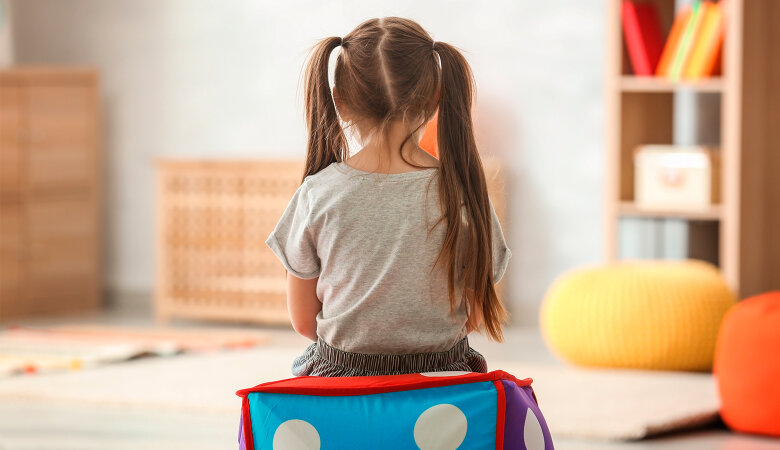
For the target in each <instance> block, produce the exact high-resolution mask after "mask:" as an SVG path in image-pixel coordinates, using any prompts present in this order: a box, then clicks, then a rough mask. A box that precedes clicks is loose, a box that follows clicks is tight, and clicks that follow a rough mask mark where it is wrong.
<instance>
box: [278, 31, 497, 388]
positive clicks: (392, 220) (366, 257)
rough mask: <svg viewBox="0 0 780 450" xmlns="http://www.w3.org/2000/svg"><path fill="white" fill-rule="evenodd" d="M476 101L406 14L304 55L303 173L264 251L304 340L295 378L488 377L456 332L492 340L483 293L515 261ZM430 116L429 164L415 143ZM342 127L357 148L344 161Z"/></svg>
mask: <svg viewBox="0 0 780 450" xmlns="http://www.w3.org/2000/svg"><path fill="white" fill-rule="evenodd" d="M338 47H341V49H340V52H339V55H338V57H337V58H336V64H335V70H334V79H335V86H334V87H333V88H332V90H331V87H330V83H329V80H328V74H329V69H328V64H329V59H330V55H331V52H332V51H333V50H335V49H336V48H338ZM472 90H473V81H472V78H471V71H470V68H469V66H468V63H467V62H466V60H465V59H464V58H463V56H462V55H461V54H460V52H458V50H457V49H455V48H454V47H452V46H450V45H448V44H446V43H443V42H435V41H433V39H432V38H431V37H430V36H429V35H428V33H427V32H425V30H423V29H422V27H420V26H419V25H418V24H417V23H415V22H413V21H411V20H408V19H402V18H396V17H390V18H383V19H372V20H368V21H366V22H364V23H362V24H360V25H359V26H358V27H357V28H355V30H353V31H352V32H350V33H349V34H348V35H346V36H345V37H344V38H343V39H342V38H339V37H331V38H326V39H324V40H322V41H321V42H320V43H319V44H318V45H317V46H316V47H315V48H314V50H313V52H312V54H311V57H310V58H309V62H308V65H307V69H306V88H305V104H306V120H307V125H308V132H309V139H308V149H307V157H306V169H305V172H304V175H303V177H302V178H303V180H302V184H301V186H300V188H299V189H298V190H297V191H296V193H295V196H294V197H293V199H292V201H291V202H290V205H289V206H288V208H287V210H286V211H285V213H284V214H283V216H282V218H281V220H280V221H279V224H278V225H277V227H276V229H275V230H274V231H273V233H272V234H271V236H269V238H268V240H267V241H266V243H267V244H268V245H269V247H271V248H272V249H273V251H274V252H275V253H276V255H277V256H278V257H279V259H280V260H281V261H282V263H283V264H284V266H285V268H286V269H287V271H288V272H289V274H290V275H289V276H288V294H287V296H288V309H289V311H290V316H291V320H292V323H293V326H294V327H295V329H296V331H298V332H299V333H301V334H302V335H304V336H307V337H309V338H311V339H312V340H314V341H315V343H314V344H312V345H311V346H309V348H308V349H307V350H306V352H305V353H304V354H303V355H302V356H301V357H299V358H297V359H296V360H295V362H294V363H293V373H294V374H295V375H325V376H352V375H380V374H391V373H411V372H423V371H437V370H468V371H478V372H485V371H486V370H487V367H486V363H485V360H484V358H483V357H482V355H480V354H479V353H478V352H476V351H474V350H473V349H471V347H470V346H469V344H468V339H467V334H468V333H469V332H470V331H471V330H475V329H479V328H484V329H485V331H486V332H487V334H488V335H489V337H491V338H493V339H496V340H501V339H502V332H501V327H502V323H503V322H504V321H505V320H506V317H507V314H506V310H505V309H504V307H503V304H502V303H501V301H500V300H499V299H498V298H497V296H496V293H495V289H494V285H495V283H496V282H497V281H498V280H499V279H500V278H501V277H502V275H503V273H504V270H505V269H506V265H507V262H508V259H509V257H510V255H511V253H510V252H509V250H508V249H507V247H506V243H505V241H504V236H503V234H502V233H501V226H500V224H499V223H498V218H497V217H496V214H495V211H494V210H493V207H492V204H491V203H490V201H489V198H488V194H487V186H486V182H485V175H484V171H483V168H482V162H481V159H480V156H479V152H478V151H477V147H476V142H475V139H474V132H473V124H472V120H471V102H472ZM437 113H438V134H437V144H438V147H439V158H438V160H435V159H433V158H431V157H430V155H427V154H426V153H425V152H424V151H423V150H422V149H420V148H419V147H418V146H417V144H416V143H417V142H418V137H419V135H420V132H421V130H422V128H423V127H424V125H425V123H426V122H428V121H429V120H430V119H431V118H432V117H433V116H434V114H437ZM342 124H346V125H347V127H348V128H349V129H350V130H352V131H353V132H354V135H355V136H356V137H357V138H358V140H359V141H360V142H361V144H362V145H363V148H362V149H361V150H360V151H359V152H358V153H357V154H356V155H350V152H349V148H348V145H347V137H346V134H345V128H344V127H343V126H342ZM430 166H433V167H430Z"/></svg>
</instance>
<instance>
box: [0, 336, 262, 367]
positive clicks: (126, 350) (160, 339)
mask: <svg viewBox="0 0 780 450" xmlns="http://www.w3.org/2000/svg"><path fill="white" fill-rule="evenodd" d="M268 341H269V336H267V335H266V334H263V333H261V332H256V331H237V330H234V329H228V330H224V329H208V328H191V329H188V328H178V327H157V328H148V327H147V328H141V327H127V326H121V327H118V326H107V325H63V326H57V327H16V326H14V327H8V328H6V329H4V330H2V331H0V376H3V375H12V374H19V373H42V372H51V371H60V370H78V369H82V368H85V367H94V366H98V365H102V364H107V363H113V362H118V361H126V360H130V359H133V358H137V357H140V356H170V355H175V354H179V353H184V352H188V353H191V352H209V351H218V350H223V349H234V348H247V347H253V346H257V345H261V344H264V343H267V342H268Z"/></svg>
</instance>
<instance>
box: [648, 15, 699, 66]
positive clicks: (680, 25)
mask: <svg viewBox="0 0 780 450" xmlns="http://www.w3.org/2000/svg"><path fill="white" fill-rule="evenodd" d="M690 20H691V6H690V5H683V6H682V7H681V8H680V10H679V11H678V12H677V16H675V18H674V23H673V24H672V30H671V31H670V32H669V37H667V38H666V44H665V45H664V49H663V52H661V59H660V60H659V62H658V67H657V68H656V69H655V74H656V75H657V76H659V77H665V76H668V74H669V66H670V65H671V63H672V59H673V58H674V55H675V54H676V52H677V47H678V46H679V45H680V38H681V37H682V34H683V31H685V28H686V27H687V26H688V21H690Z"/></svg>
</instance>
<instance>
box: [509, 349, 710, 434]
mask: <svg viewBox="0 0 780 450" xmlns="http://www.w3.org/2000/svg"><path fill="white" fill-rule="evenodd" d="M500 364H501V366H500V367H502V368H506V370H507V371H508V372H510V373H519V374H523V376H529V377H531V378H533V379H534V383H533V386H534V389H535V391H536V394H537V397H538V400H539V406H540V407H541V409H542V411H543V412H544V414H545V417H546V420H547V423H548V425H549V427H550V430H551V431H552V432H553V433H554V434H556V435H557V436H566V437H572V438H586V439H587V438H590V439H606V440H636V439H643V438H646V437H649V436H654V435H658V434H662V433H666V432H670V431H675V430H681V429H687V428H693V427H697V426H702V425H705V424H708V423H711V422H714V421H715V420H717V417H718V397H717V392H716V388H715V383H714V380H713V377H712V375H711V374H706V373H690V372H661V371H641V370H615V369H579V368H573V367H569V366H524V365H522V364H517V363H511V362H505V363H500Z"/></svg>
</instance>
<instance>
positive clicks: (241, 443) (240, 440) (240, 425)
mask: <svg viewBox="0 0 780 450" xmlns="http://www.w3.org/2000/svg"><path fill="white" fill-rule="evenodd" d="M238 450H248V449H247V448H246V440H244V415H243V414H241V419H240V420H239V421H238Z"/></svg>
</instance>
